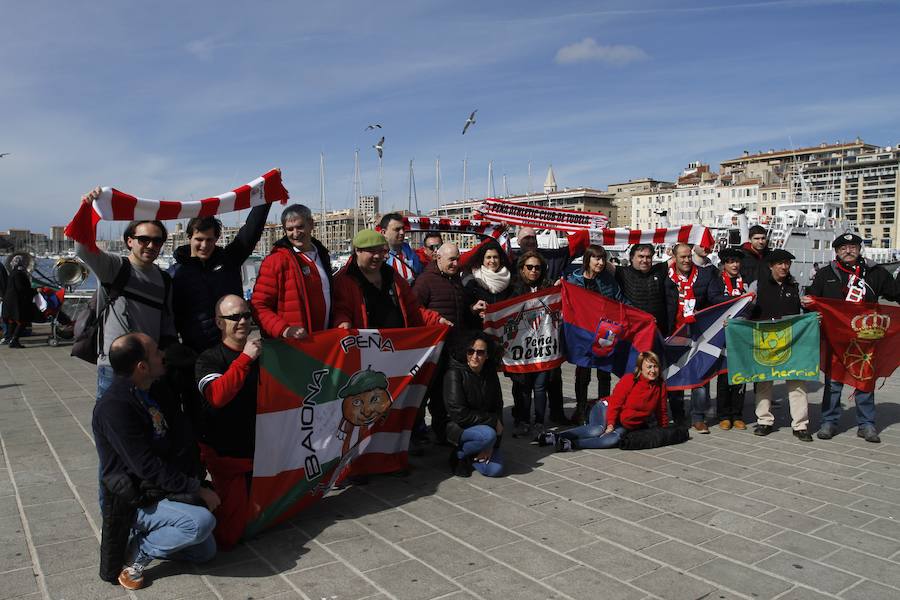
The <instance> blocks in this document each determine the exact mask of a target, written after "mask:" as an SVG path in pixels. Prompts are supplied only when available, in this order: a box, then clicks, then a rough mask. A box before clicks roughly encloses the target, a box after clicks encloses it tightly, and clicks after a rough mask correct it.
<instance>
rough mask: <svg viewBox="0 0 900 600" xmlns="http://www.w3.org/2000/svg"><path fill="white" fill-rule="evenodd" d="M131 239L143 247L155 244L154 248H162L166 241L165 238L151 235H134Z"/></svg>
mask: <svg viewBox="0 0 900 600" xmlns="http://www.w3.org/2000/svg"><path fill="white" fill-rule="evenodd" d="M131 239H134V240H137V241H138V243H139V244H140V245H141V246H149V245H150V244H153V245H154V246H162V245H163V242H165V241H166V239H165V238H161V237H152V236H149V235H133V236H131Z"/></svg>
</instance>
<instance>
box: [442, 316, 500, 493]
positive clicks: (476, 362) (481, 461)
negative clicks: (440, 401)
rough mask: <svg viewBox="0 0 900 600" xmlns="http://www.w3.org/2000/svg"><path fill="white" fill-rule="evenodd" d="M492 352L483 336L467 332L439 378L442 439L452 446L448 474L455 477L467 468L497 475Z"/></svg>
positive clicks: (496, 388) (497, 422) (497, 391)
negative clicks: (444, 414) (442, 406)
mask: <svg viewBox="0 0 900 600" xmlns="http://www.w3.org/2000/svg"><path fill="white" fill-rule="evenodd" d="M492 350H493V343H492V342H491V339H490V338H489V337H488V336H487V335H486V334H484V333H482V332H477V333H474V334H471V335H470V336H469V337H468V338H467V339H466V340H465V341H464V342H463V343H462V344H459V345H458V347H457V348H456V349H455V351H454V352H453V353H452V355H451V357H450V364H449V366H448V368H447V373H446V374H445V375H444V403H445V404H446V406H447V418H448V422H447V440H448V441H449V442H452V443H453V444H455V445H456V447H455V448H453V450H452V451H451V452H450V470H451V472H453V473H454V474H455V475H459V476H461V477H468V476H470V475H471V474H472V470H473V469H474V470H477V471H478V472H479V473H481V474H482V475H484V476H486V477H499V476H501V475H502V474H503V458H502V457H501V456H500V448H499V446H500V436H501V435H502V433H503V394H502V392H501V391H500V380H499V379H498V377H497V367H496V365H495V363H494V360H493V353H492Z"/></svg>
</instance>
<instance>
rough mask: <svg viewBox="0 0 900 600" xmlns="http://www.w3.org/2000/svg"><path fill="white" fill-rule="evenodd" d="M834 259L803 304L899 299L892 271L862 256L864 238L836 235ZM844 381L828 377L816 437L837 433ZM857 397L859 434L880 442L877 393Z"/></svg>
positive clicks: (827, 437)
mask: <svg viewBox="0 0 900 600" xmlns="http://www.w3.org/2000/svg"><path fill="white" fill-rule="evenodd" d="M831 247H832V248H834V254H835V260H833V261H831V263H829V265H828V266H826V267H823V268H821V269H819V270H818V271H817V272H816V275H815V277H813V280H812V283H811V284H810V286H809V287H808V288H806V293H807V294H808V296H804V297H803V299H802V300H803V303H804V304H809V302H810V301H811V298H809V296H819V297H821V298H836V299H843V300H846V301H847V302H854V303H857V302H878V299H879V298H881V297H884V298H887V299H888V300H895V299H897V295H898V292H900V290H897V289H895V288H896V285H895V282H894V281H893V280H892V279H891V274H890V273H888V271H887V270H886V269H885V268H884V267H881V266H879V265H875V264H872V265H869V264H867V263H866V261H865V260H864V259H862V257H861V253H862V238H861V237H859V236H858V235H856V234H854V233H845V234H842V235H839V236H838V237H837V238H835V240H834V242H833V243H832V244H831ZM843 388H844V384H842V383H841V382H839V381H832V380H831V378H830V377H828V376H826V377H825V387H824V393H823V394H822V424H821V426H820V427H819V431H818V433H816V436H817V437H818V438H819V439H820V440H830V439H831V438H832V437H834V436H835V435H836V434H837V432H838V431H837V429H838V428H837V424H838V421H839V420H840V418H841V391H842V390H843ZM853 394H854V397H855V399H856V422H857V426H858V429H857V432H856V434H857V435H858V436H859V437H861V438H865V440H866V441H867V442H872V443H875V444H877V443H879V442H880V441H881V438H879V437H878V430H877V429H876V428H875V392H863V391H861V390H854V392H853Z"/></svg>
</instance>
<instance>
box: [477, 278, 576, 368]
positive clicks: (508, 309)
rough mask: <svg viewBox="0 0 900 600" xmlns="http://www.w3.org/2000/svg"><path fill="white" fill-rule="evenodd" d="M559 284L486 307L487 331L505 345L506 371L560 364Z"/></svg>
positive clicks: (561, 359) (501, 344)
mask: <svg viewBox="0 0 900 600" xmlns="http://www.w3.org/2000/svg"><path fill="white" fill-rule="evenodd" d="M561 324H562V297H561V292H560V288H558V287H550V288H546V289H543V290H538V291H537V292H534V293H532V294H526V295H522V296H516V297H514V298H510V299H509V300H504V301H503V302H498V303H497V304H489V305H488V307H487V308H486V309H485V311H484V332H485V333H487V334H488V335H491V336H494V337H495V338H497V340H498V342H499V343H500V346H501V347H502V348H503V361H502V364H501V366H502V367H503V370H504V371H505V372H507V373H530V372H534V371H547V370H549V369H553V368H555V367H558V366H559V365H561V364H562V363H563V362H564V361H565V360H566V356H565V354H564V353H563V351H562V344H561V338H560V325H561Z"/></svg>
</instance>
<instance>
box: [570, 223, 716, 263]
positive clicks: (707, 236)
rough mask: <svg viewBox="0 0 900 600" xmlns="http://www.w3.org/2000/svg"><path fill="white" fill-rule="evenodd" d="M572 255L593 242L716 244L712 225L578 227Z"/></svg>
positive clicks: (608, 244)
mask: <svg viewBox="0 0 900 600" xmlns="http://www.w3.org/2000/svg"><path fill="white" fill-rule="evenodd" d="M568 240H569V255H570V256H576V255H578V254H581V253H582V252H584V249H585V248H587V247H588V245H589V244H597V245H598V246H627V245H631V244H669V245H671V244H677V243H679V242H681V243H684V244H694V245H699V246H702V247H704V248H712V247H713V245H714V244H715V240H714V239H713V236H712V233H711V232H710V231H709V228H707V227H703V226H702V225H684V226H682V227H670V228H668V229H626V228H619V229H591V230H589V231H576V232H575V233H573V234H572V235H570V236H568Z"/></svg>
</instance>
